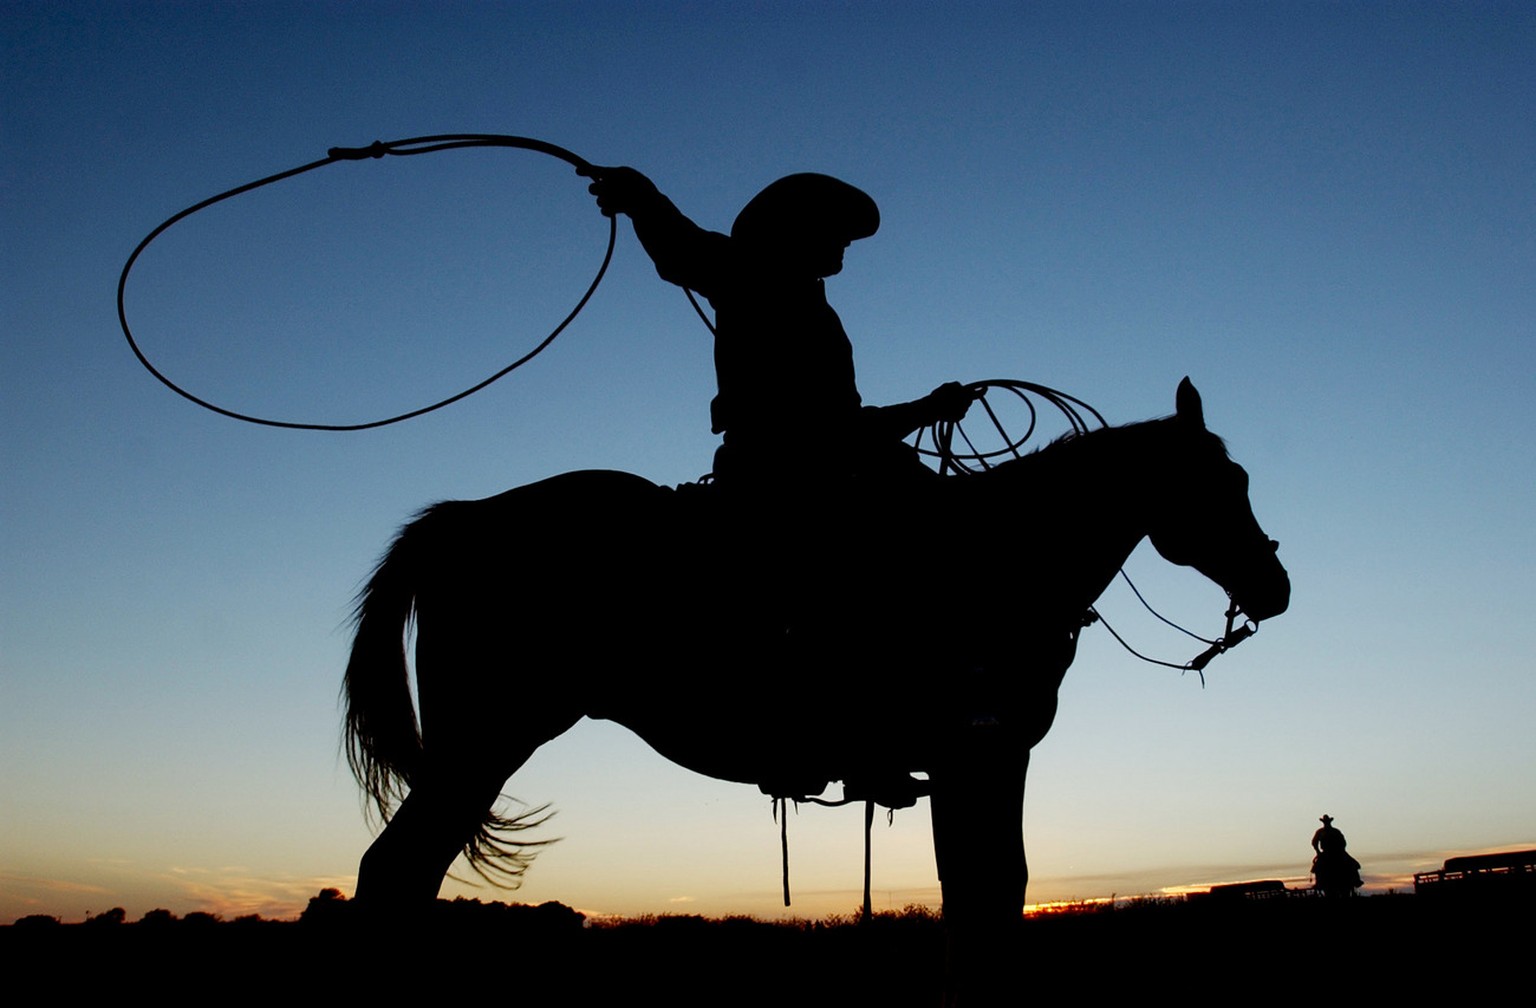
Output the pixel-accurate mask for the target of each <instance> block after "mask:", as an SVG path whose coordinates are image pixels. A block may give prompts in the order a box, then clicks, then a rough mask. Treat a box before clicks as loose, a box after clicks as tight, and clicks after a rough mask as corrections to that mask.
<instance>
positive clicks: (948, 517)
mask: <svg viewBox="0 0 1536 1008" xmlns="http://www.w3.org/2000/svg"><path fill="white" fill-rule="evenodd" d="M1175 400H1176V412H1175V413H1174V414H1173V415H1172V416H1169V417H1165V418H1162V419H1158V420H1149V421H1143V422H1141V423H1136V424H1129V425H1125V426H1121V427H1111V428H1104V429H1100V430H1095V431H1092V432H1089V433H1080V434H1074V435H1068V436H1067V437H1065V438H1062V439H1059V440H1057V441H1056V442H1054V443H1052V444H1051V445H1049V446H1047V447H1045V448H1042V449H1040V450H1038V451H1035V452H1032V453H1029V454H1027V455H1024V456H1023V457H1022V458H1019V459H1016V460H1010V461H1008V462H1005V463H1002V464H999V465H996V466H994V467H993V468H992V469H990V470H988V471H986V472H983V473H979V474H976V475H970V476H964V477H943V478H941V477H938V476H934V477H933V478H932V480H930V481H927V482H925V483H923V484H922V485H921V486H919V487H916V488H907V487H905V486H903V487H888V486H875V487H872V488H866V490H864V491H863V492H851V493H846V494H841V495H839V494H831V493H829V494H825V495H820V494H805V495H800V496H795V495H784V496H781V497H778V498H775V499H774V500H773V501H772V502H771V503H768V504H764V503H763V502H760V501H759V502H743V501H741V500H733V499H732V495H731V494H730V493H728V492H726V491H724V490H723V489H722V490H721V491H719V492H715V491H711V490H709V489H707V488H689V487H682V488H678V489H676V490H672V489H668V488H663V487H659V486H657V485H655V484H653V483H651V482H649V481H647V480H644V479H642V478H641V477H638V476H634V475H630V474H626V473H618V472H606V471H604V472H599V471H586V472H573V473H567V474H564V475H561V476H556V477H553V478H550V479H546V480H543V481H541V482H538V483H533V484H530V485H527V486H523V487H519V488H516V489H512V490H509V491H507V492H505V493H502V494H500V495H498V496H495V497H490V498H487V499H485V500H479V501H447V502H443V503H439V504H436V505H433V506H432V507H429V508H427V509H426V510H425V511H423V512H421V513H420V514H419V515H418V517H416V519H415V520H413V521H412V522H411V523H409V524H408V525H407V526H406V527H405V528H404V529H403V530H402V531H401V532H400V534H399V535H398V537H397V538H396V539H395V541H394V543H393V545H392V546H391V547H390V548H389V550H388V552H387V553H386V554H385V556H384V558H383V559H382V560H381V561H380V563H379V564H378V566H377V567H376V568H375V570H374V572H373V574H372V576H371V578H370V579H369V580H368V581H367V583H366V585H365V587H364V588H363V590H362V591H361V592H360V594H359V600H358V605H357V610H356V631H355V637H354V641H353V645H352V651H351V657H350V660H349V663H348V665H347V670H346V675H345V686H344V700H345V708H346V715H345V716H346V748H347V754H348V759H349V763H350V765H351V768H352V770H353V772H354V774H355V775H356V777H357V779H358V781H359V783H360V785H361V786H362V788H363V789H364V791H365V792H366V794H367V796H368V797H369V798H370V799H371V801H372V804H373V805H374V806H375V807H376V808H377V810H378V812H379V813H380V815H381V817H382V818H383V820H384V821H385V823H386V825H385V827H384V829H383V830H382V832H381V833H380V834H379V836H378V837H377V839H376V840H375V841H374V842H373V844H372V846H370V847H369V848H368V850H367V852H366V853H365V854H364V855H363V858H362V862H361V865H360V867H359V873H358V882H357V890H356V902H357V903H358V904H359V905H361V906H373V907H380V908H383V907H395V908H401V907H409V906H419V905H423V904H430V902H431V901H432V900H433V899H434V898H435V896H436V894H437V890H438V888H439V886H440V884H441V882H442V880H443V878H444V876H445V874H446V873H447V871H448V870H449V868H450V866H451V864H452V863H453V861H454V860H455V858H456V857H457V856H458V855H459V854H460V853H464V854H466V855H467V856H468V858H469V861H470V864H471V865H472V866H474V867H476V868H477V869H479V870H481V871H482V874H488V877H489V875H490V873H495V872H497V871H499V872H501V873H502V875H501V877H503V878H510V880H511V881H515V879H516V876H518V875H519V874H521V873H522V872H523V871H524V870H525V869H526V868H527V867H528V864H529V860H530V858H531V857H532V855H533V854H534V853H535V852H536V851H537V849H538V845H539V841H536V840H534V841H530V840H523V839H519V838H518V832H519V831H520V830H525V829H528V828H531V827H533V826H536V825H537V824H538V823H539V822H540V821H542V818H541V816H540V815H538V814H537V813H538V811H539V810H535V811H534V812H533V813H528V814H525V815H524V816H522V817H513V816H503V815H502V814H501V813H499V812H497V811H496V810H495V805H496V803H497V801H498V799H499V797H500V795H501V790H502V788H503V787H504V785H505V784H506V782H507V780H508V779H509V778H510V777H511V776H512V775H513V774H514V773H515V772H516V771H517V769H518V768H519V767H520V766H522V764H523V763H524V762H525V761H526V760H527V759H528V758H529V757H530V756H531V755H532V753H533V752H534V750H536V749H537V748H538V747H539V746H541V745H543V744H544V743H545V742H548V741H550V740H551V739H554V738H555V737H557V736H559V735H561V734H562V733H564V732H565V731H567V730H568V729H569V728H571V727H572V726H573V725H574V724H575V723H576V722H577V721H578V720H580V719H581V718H582V717H591V718H605V719H608V720H612V721H615V722H618V723H619V724H622V725H625V726H626V727H628V728H630V729H632V730H633V731H635V732H636V733H637V734H638V735H640V736H641V737H642V738H643V739H644V740H645V741H646V742H648V743H649V744H650V745H651V746H653V747H654V748H655V749H656V750H657V751H659V752H660V753H661V754H662V755H663V756H665V757H667V758H669V759H671V760H672V761H674V762H676V763H679V764H681V765H682V766H685V767H688V768H690V769H693V770H695V771H698V772H700V773H703V774H707V775H709V776H711V777H716V778H720V779H723V780H730V781H740V782H745V783H752V784H757V785H758V786H759V787H761V788H762V789H763V790H764V791H765V792H768V793H769V794H772V795H776V796H795V797H801V796H808V795H816V794H820V793H821V792H822V790H823V789H824V788H826V787H827V786H828V784H829V783H830V782H832V781H842V782H844V784H845V788H846V789H847V792H848V793H849V794H850V795H853V794H858V795H862V796H864V797H867V798H871V799H874V800H877V801H880V802H882V803H883V804H888V805H891V806H892V807H896V806H898V805H910V804H912V802H913V800H914V799H915V796H916V793H917V792H918V791H927V792H928V796H929V799H930V805H931V811H932V818H933V836H934V848H935V856H936V860H937V864H938V869H939V877H940V882H941V886H942V894H943V916H944V919H945V922H946V927H947V928H948V930H949V932H950V934H951V939H950V943H951V956H952V958H953V960H954V962H955V963H956V964H958V965H956V967H955V968H956V969H957V970H959V971H961V972H970V973H974V972H976V971H978V970H984V969H985V966H984V963H985V962H987V961H992V960H995V958H996V955H997V954H998V951H999V950H998V948H997V946H996V941H997V936H998V935H1002V934H1006V933H1007V931H1008V929H1009V928H1010V927H1012V926H1013V925H1014V924H1016V922H1017V921H1018V920H1019V919H1020V918H1021V911H1022V907H1023V903H1024V889H1025V883H1026V880H1027V872H1026V867H1025V859H1024V847H1023V838H1022V826H1021V823H1022V816H1023V794H1024V778H1025V772H1026V769H1027V766H1028V760H1029V751H1030V749H1031V747H1033V746H1034V745H1035V744H1036V743H1037V742H1038V741H1039V740H1040V739H1041V738H1042V737H1043V736H1044V735H1045V733H1046V731H1047V730H1048V729H1049V728H1050V726H1051V722H1052V720H1053V718H1054V716H1055V711H1056V694H1057V689H1058V686H1059V685H1060V683H1061V680H1062V677H1063V676H1064V674H1065V673H1066V670H1067V667H1068V666H1069V665H1070V664H1071V662H1072V659H1073V657H1074V655H1075V651H1076V645H1077V638H1078V633H1079V631H1080V630H1081V628H1082V627H1083V626H1084V625H1085V614H1086V613H1087V611H1088V610H1089V607H1090V606H1092V604H1093V603H1094V601H1095V600H1096V599H1097V598H1098V596H1099V594H1100V593H1101V592H1102V591H1103V590H1104V589H1105V588H1106V587H1107V586H1108V583H1109V582H1110V580H1111V579H1112V578H1113V577H1114V576H1115V574H1116V572H1117V571H1118V570H1119V568H1120V566H1121V564H1122V563H1123V562H1124V560H1125V559H1126V557H1127V556H1128V555H1129V554H1130V552H1131V551H1132V549H1134V548H1135V546H1136V545H1137V543H1138V542H1140V541H1141V540H1142V539H1143V538H1150V539H1151V541H1152V544H1153V546H1154V547H1155V548H1156V549H1157V551H1158V552H1159V553H1160V554H1161V555H1162V556H1163V557H1164V558H1166V559H1167V560H1169V561H1171V562H1173V563H1175V564H1181V565H1185V566H1192V567H1194V568H1195V569H1196V570H1197V571H1199V572H1200V573H1202V574H1203V575H1205V576H1206V577H1208V578H1210V579H1211V580H1212V581H1214V582H1215V583H1216V584H1217V585H1219V586H1221V587H1222V588H1224V589H1225V590H1226V591H1227V592H1228V593H1229V594H1230V595H1231V597H1232V599H1233V602H1234V605H1235V606H1237V607H1240V610H1241V612H1242V614H1244V615H1245V616H1246V617H1247V618H1248V619H1249V620H1250V621H1253V623H1254V624H1256V623H1257V621H1259V620H1263V619H1268V618H1270V617H1273V616H1276V615H1279V614H1280V613H1281V612H1283V611H1284V610H1285V609H1286V607H1287V606H1288V604H1289V598H1290V581H1289V578H1288V575H1287V574H1286V571H1285V568H1284V567H1283V566H1282V565H1281V564H1280V562H1279V559H1278V557H1277V549H1278V544H1277V543H1275V542H1273V541H1272V540H1270V539H1269V537H1268V536H1266V535H1265V534H1264V532H1263V531H1262V530H1261V529H1260V527H1259V524H1258V522H1257V521H1256V520H1255V518H1254V516H1253V511H1252V509H1251V507H1250V505H1249V502H1248V497H1247V487H1248V478H1247V474H1246V473H1245V472H1244V471H1243V469H1242V468H1241V467H1240V466H1239V465H1237V463H1235V462H1233V461H1232V460H1231V458H1230V457H1229V456H1228V454H1227V451H1226V448H1225V446H1224V444H1223V443H1222V441H1221V439H1220V438H1218V437H1217V436H1216V435H1214V434H1212V433H1210V432H1209V431H1207V430H1206V428H1205V421H1204V414H1203V407H1202V405H1201V400H1200V395H1199V393H1198V392H1197V391H1196V390H1195V388H1194V386H1193V385H1192V384H1191V383H1190V382H1189V380H1188V379H1187V378H1186V379H1185V380H1184V381H1183V382H1181V383H1180V385H1179V389H1178V392H1177V395H1176V397H1175ZM925 523H926V524H927V525H929V526H934V525H940V526H941V525H943V524H945V523H963V525H964V527H965V528H966V529H969V530H972V531H981V530H988V529H992V530H997V533H996V536H995V539H996V542H995V544H994V545H993V546H991V547H990V550H991V551H992V552H995V553H996V554H997V555H998V557H999V558H1000V559H1001V560H1003V561H1006V562H1009V563H1013V564H1016V565H1017V569H1018V570H1019V576H1018V577H1017V578H1015V579H1012V580H1010V581H1009V582H1008V584H1007V588H1006V590H1003V591H997V592H993V593H991V594H989V595H980V594H978V593H975V592H971V591H964V590H957V589H958V588H960V587H962V586H963V585H964V584H965V583H966V582H967V581H968V580H969V578H970V576H971V573H972V569H973V566H974V565H975V564H978V563H982V562H985V561H986V560H987V559H988V557H985V556H984V557H977V558H975V559H974V560H972V559H967V560H960V559H957V558H956V557H954V556H952V555H949V554H944V553H941V552H938V551H935V550H932V549H931V548H928V547H926V546H922V547H918V546H914V545H910V544H908V543H907V542H905V541H904V536H906V535H907V534H908V530H910V529H911V528H914V527H923V526H924V525H925ZM1019 529H1023V530H1026V534H1019V533H1018V532H1016V530H1019ZM914 612H921V613H922V614H923V615H924V616H925V617H926V621H925V622H926V628H914V619H913V614H914ZM413 617H414V619H415V623H416V634H415V636H416V687H417V706H413V704H412V698H411V686H410V671H409V666H408V661H407V655H406V645H407V641H408V636H409V634H408V631H409V626H410V623H411V620H412V618H413ZM962 628H975V629H973V630H972V629H962ZM640 661H643V662H644V663H645V664H646V666H647V667H654V666H660V667H661V668H663V669H664V670H665V671H663V672H661V673H658V674H651V675H645V674H641V673H640V672H638V671H637V669H636V665H637V664H638V663H639V662H640ZM898 679H899V680H903V682H902V683H898V682H897V681H896V680H898ZM914 679H915V681H918V682H921V683H922V684H923V685H922V688H921V690H920V691H914V690H912V689H911V688H910V687H909V686H907V685H905V681H910V680H914ZM417 707H419V721H418V716H417ZM913 774H926V780H925V781H920V779H917V778H914V777H913ZM967 950H969V951H967ZM983 986H984V983H983V982H980V981H978V986H977V989H982V987H983Z"/></svg>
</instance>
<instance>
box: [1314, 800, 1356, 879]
mask: <svg viewBox="0 0 1536 1008" xmlns="http://www.w3.org/2000/svg"><path fill="white" fill-rule="evenodd" d="M1318 822H1320V823H1322V824H1323V825H1322V826H1321V827H1319V828H1318V830H1317V832H1315V833H1313V834H1312V850H1313V852H1314V854H1315V856H1314V857H1313V858H1312V875H1313V877H1315V878H1316V879H1317V887H1318V888H1319V889H1321V890H1323V892H1324V893H1326V894H1327V895H1329V896H1348V895H1350V894H1351V893H1353V892H1354V891H1355V890H1356V889H1358V888H1359V887H1360V886H1362V885H1364V884H1365V883H1364V882H1363V881H1362V880H1361V878H1360V862H1359V861H1356V860H1355V859H1354V857H1352V856H1351V855H1350V853H1349V852H1348V851H1347V850H1345V849H1344V848H1345V846H1346V841H1345V840H1344V834H1343V832H1342V831H1340V830H1338V829H1336V828H1335V827H1334V825H1333V816H1331V815H1328V814H1326V813H1325V814H1324V815H1323V816H1322V818H1320V819H1319V820H1318Z"/></svg>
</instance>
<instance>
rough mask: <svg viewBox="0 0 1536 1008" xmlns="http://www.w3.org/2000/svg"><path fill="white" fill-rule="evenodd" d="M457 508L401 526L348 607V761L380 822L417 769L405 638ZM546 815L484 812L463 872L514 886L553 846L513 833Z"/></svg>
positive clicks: (542, 809)
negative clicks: (542, 850) (445, 520)
mask: <svg viewBox="0 0 1536 1008" xmlns="http://www.w3.org/2000/svg"><path fill="white" fill-rule="evenodd" d="M464 503H466V502H459V501H445V502H443V503H441V504H436V505H433V506H432V507H429V508H427V509H426V510H424V511H422V512H421V513H420V514H419V515H417V516H416V518H415V520H413V521H412V522H410V524H408V525H406V526H405V528H404V529H402V530H401V531H400V534H399V535H398V536H396V537H395V541H394V543H393V544H392V545H391V546H390V547H389V550H388V551H387V552H386V553H385V554H384V558H383V559H382V560H380V561H379V564H378V566H377V567H375V568H374V570H373V574H372V576H370V577H369V578H368V583H367V584H365V585H364V586H363V589H362V591H360V592H358V594H357V604H356V607H355V608H354V610H353V620H354V622H355V624H356V628H357V629H356V631H355V633H354V635H353V638H352V654H351V657H350V658H349V659H348V660H347V672H346V675H345V677H344V678H343V679H342V697H343V699H344V701H345V706H346V732H345V737H346V750H347V764H348V766H350V767H351V768H352V776H353V777H355V778H356V779H357V783H358V785H359V786H361V787H362V789H363V793H364V794H365V795H367V798H368V802H369V804H371V805H372V806H373V809H374V810H375V811H376V813H377V815H378V817H379V819H380V820H381V821H383V822H386V823H387V822H388V821H389V819H390V816H391V815H393V814H394V811H395V809H396V807H397V806H398V805H399V804H400V802H401V801H403V800H404V798H405V795H406V792H408V791H409V790H410V788H411V783H412V780H413V778H415V777H416V775H417V773H418V771H419V770H420V768H421V764H422V745H421V726H420V723H419V722H418V720H417V718H416V706H415V704H414V702H413V701H412V699H411V677H410V667H409V665H408V664H407V661H406V650H405V644H406V633H407V631H408V630H409V629H410V624H411V620H412V617H413V616H414V615H415V611H416V601H417V592H418V591H419V590H420V589H421V586H422V583H423V581H424V580H425V578H426V576H427V574H428V565H429V564H430V563H431V561H432V559H433V557H434V556H436V555H439V554H440V553H441V552H442V548H443V546H444V543H443V539H444V534H443V525H442V513H443V512H444V511H445V510H448V509H450V508H454V507H457V506H462V505H463V504H464ZM547 818H548V809H547V807H546V806H539V807H536V808H532V809H529V810H528V811H526V812H523V813H521V814H516V815H502V814H500V813H498V812H496V811H495V810H489V811H487V812H486V814H485V816H484V817H483V819H482V820H481V823H480V828H479V829H478V830H476V832H475V834H474V836H472V837H470V838H469V840H468V841H467V842H466V843H465V845H464V854H465V857H466V858H467V859H468V861H469V864H470V867H471V868H473V869H474V870H475V871H476V873H478V874H479V875H480V876H481V877H482V878H484V879H485V880H486V881H488V882H490V883H492V884H494V885H498V886H503V887H515V886H516V885H517V883H518V879H519V876H521V875H522V874H523V872H524V871H525V870H527V868H528V865H529V863H530V862H531V861H532V860H533V856H534V854H536V853H537V849H538V848H539V847H542V846H544V845H545V844H548V843H552V842H553V841H552V840H516V839H513V837H512V834H515V833H517V832H520V831H522V830H526V829H532V828H534V827H536V826H539V825H542V824H543V822H544V821H545V820H546V819H547Z"/></svg>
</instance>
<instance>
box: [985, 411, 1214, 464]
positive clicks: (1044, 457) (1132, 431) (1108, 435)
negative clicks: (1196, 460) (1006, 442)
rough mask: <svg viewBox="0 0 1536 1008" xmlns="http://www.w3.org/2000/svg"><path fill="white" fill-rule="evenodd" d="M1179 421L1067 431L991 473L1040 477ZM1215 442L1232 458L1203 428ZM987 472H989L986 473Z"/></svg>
mask: <svg viewBox="0 0 1536 1008" xmlns="http://www.w3.org/2000/svg"><path fill="white" fill-rule="evenodd" d="M1177 422H1178V417H1177V416H1165V417H1157V418H1155V419H1152V420H1138V421H1136V422H1134V423H1128V424H1120V425H1118V426H1115V427H1100V428H1098V429H1096V430H1090V431H1067V432H1066V433H1065V434H1062V435H1061V436H1060V437H1057V438H1055V439H1054V440H1052V441H1050V442H1049V443H1047V444H1044V445H1041V446H1040V447H1039V448H1036V449H1034V450H1033V451H1031V452H1027V453H1026V454H1024V455H1023V456H1021V457H1019V458H1015V459H1008V460H1007V461H1006V462H1000V463H998V464H997V465H996V466H994V467H993V468H992V469H991V470H989V472H993V473H996V472H1010V473H1012V474H1014V475H1017V476H1023V475H1025V474H1026V473H1027V472H1028V473H1029V474H1030V475H1031V476H1032V477H1034V476H1038V475H1039V473H1038V472H1030V471H1031V470H1039V469H1042V468H1051V467H1054V466H1057V465H1069V464H1071V463H1072V462H1075V461H1076V458H1077V454H1078V452H1079V451H1080V450H1088V449H1093V448H1099V447H1108V446H1110V445H1115V446H1119V447H1124V446H1128V445H1130V444H1134V443H1135V442H1137V441H1140V440H1143V439H1145V437H1146V436H1147V435H1149V434H1155V433H1158V432H1161V431H1166V430H1170V429H1172V428H1171V427H1170V425H1171V424H1175V423H1177ZM1202 433H1204V434H1205V435H1206V436H1207V437H1209V438H1210V439H1211V441H1212V442H1213V443H1214V444H1216V445H1217V446H1218V448H1219V449H1220V451H1221V454H1222V457H1223V458H1231V455H1230V454H1229V453H1228V452H1227V443H1226V442H1225V441H1223V440H1222V439H1221V438H1220V437H1219V436H1217V435H1215V434H1212V433H1211V432H1210V431H1205V430H1202ZM983 475H987V474H986V473H983Z"/></svg>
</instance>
